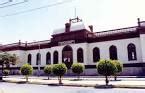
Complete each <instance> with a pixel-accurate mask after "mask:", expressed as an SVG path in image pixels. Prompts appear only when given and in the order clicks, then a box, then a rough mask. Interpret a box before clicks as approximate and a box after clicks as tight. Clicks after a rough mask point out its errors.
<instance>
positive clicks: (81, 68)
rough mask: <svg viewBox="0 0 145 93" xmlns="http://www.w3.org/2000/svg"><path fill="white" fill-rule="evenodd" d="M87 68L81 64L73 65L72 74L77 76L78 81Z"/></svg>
mask: <svg viewBox="0 0 145 93" xmlns="http://www.w3.org/2000/svg"><path fill="white" fill-rule="evenodd" d="M84 69H85V66H84V65H83V64H80V63H74V64H73V65H72V72H73V73H75V74H77V76H78V80H79V79H80V74H81V73H83V72H84Z"/></svg>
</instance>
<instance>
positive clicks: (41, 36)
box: [0, 0, 145, 44]
mask: <svg viewBox="0 0 145 93" xmlns="http://www.w3.org/2000/svg"><path fill="white" fill-rule="evenodd" d="M7 1H9V0H0V12H1V13H0V43H1V44H8V43H15V42H18V41H19V40H21V41H22V42H25V41H28V42H32V41H39V40H49V39H50V38H51V34H52V32H53V29H56V28H61V27H64V24H65V23H66V22H68V19H69V18H74V16H75V8H76V15H77V16H79V17H80V18H81V19H82V20H83V22H84V23H85V24H90V25H93V26H94V28H95V32H98V31H103V30H111V29H115V28H122V27H130V26H135V25H137V18H138V17H139V18H141V20H145V12H144V11H145V5H144V4H145V0H27V1H28V2H25V3H21V4H17V5H13V6H9V7H7V6H8V5H11V4H15V3H20V2H23V1H24V0H13V2H10V3H7V4H3V3H5V2H7ZM64 1H66V2H65V3H63V4H57V5H55V6H51V7H47V8H42V9H39V10H36V11H31V12H25V13H21V14H15V13H19V12H23V11H27V10H31V9H34V8H39V7H41V6H46V5H52V4H56V3H60V2H64ZM6 15H9V16H6Z"/></svg>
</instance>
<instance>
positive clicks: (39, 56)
mask: <svg viewBox="0 0 145 93" xmlns="http://www.w3.org/2000/svg"><path fill="white" fill-rule="evenodd" d="M38 47H39V48H38V77H39V76H40V71H41V69H40V65H41V64H40V62H41V60H40V59H41V55H40V44H38Z"/></svg>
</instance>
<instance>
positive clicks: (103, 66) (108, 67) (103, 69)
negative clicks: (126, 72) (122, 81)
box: [97, 60, 117, 85]
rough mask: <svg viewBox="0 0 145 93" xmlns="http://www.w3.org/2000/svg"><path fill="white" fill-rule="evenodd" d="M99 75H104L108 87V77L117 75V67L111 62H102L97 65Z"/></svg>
mask: <svg viewBox="0 0 145 93" xmlns="http://www.w3.org/2000/svg"><path fill="white" fill-rule="evenodd" d="M97 70H98V73H99V74H101V75H104V76H105V78H106V80H105V82H106V85H108V83H109V80H108V76H110V75H114V74H115V73H116V70H117V68H116V66H115V64H114V63H113V62H112V61H111V60H100V61H99V63H98V64H97Z"/></svg>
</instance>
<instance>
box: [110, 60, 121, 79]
mask: <svg viewBox="0 0 145 93" xmlns="http://www.w3.org/2000/svg"><path fill="white" fill-rule="evenodd" d="M112 62H113V63H114V64H115V66H116V68H117V70H116V73H115V74H114V80H115V81H116V80H117V75H118V74H119V73H121V72H122V70H123V65H122V64H121V62H120V61H118V60H112Z"/></svg>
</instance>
